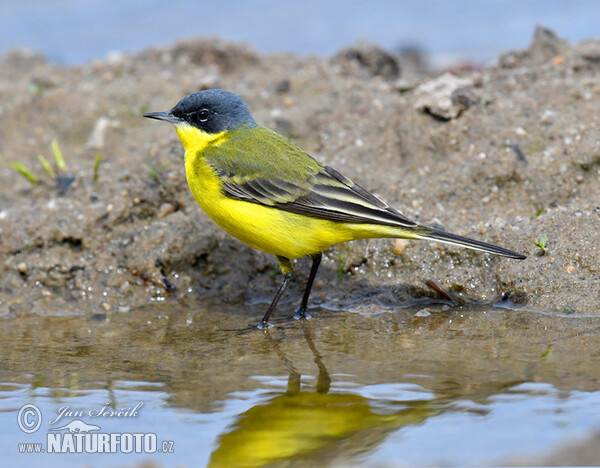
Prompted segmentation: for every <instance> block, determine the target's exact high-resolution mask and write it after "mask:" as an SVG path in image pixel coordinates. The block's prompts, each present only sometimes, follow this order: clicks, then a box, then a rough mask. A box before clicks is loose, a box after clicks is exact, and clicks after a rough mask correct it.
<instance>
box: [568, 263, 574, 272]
mask: <svg viewBox="0 0 600 468" xmlns="http://www.w3.org/2000/svg"><path fill="white" fill-rule="evenodd" d="M574 271H575V267H574V266H573V265H569V266H568V267H567V273H573V272H574Z"/></svg>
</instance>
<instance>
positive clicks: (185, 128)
mask: <svg viewBox="0 0 600 468" xmlns="http://www.w3.org/2000/svg"><path fill="white" fill-rule="evenodd" d="M143 117H147V118H150V119H156V120H161V121H165V122H170V123H171V124H173V126H174V127H175V131H176V132H177V135H178V136H179V139H180V140H181V143H182V145H183V148H184V151H185V174H186V179H187V182H188V185H189V188H190V190H191V192H192V194H193V196H194V198H195V199H196V201H197V202H198V204H199V205H200V207H201V208H202V209H203V210H204V211H205V212H206V214H207V215H208V216H209V217H210V218H212V220H213V221H214V222H215V223H216V224H217V225H219V226H220V227H221V228H222V229H224V230H225V231H226V232H228V233H229V234H231V235H232V236H233V237H235V238H237V239H239V240H240V241H242V242H244V243H246V244H247V245H249V246H250V247H253V248H255V249H258V250H261V251H263V252H267V253H269V254H272V255H275V256H276V258H277V262H278V263H279V266H280V268H281V272H282V273H283V281H282V282H281V284H280V286H279V289H278V290H277V292H276V294H275V296H274V297H273V300H272V301H271V303H270V305H269V307H268V309H267V311H266V312H265V314H264V316H263V318H262V320H261V321H260V323H259V324H258V328H261V329H262V328H267V327H270V326H272V325H270V324H269V319H270V317H271V314H272V312H273V310H274V309H275V307H276V305H277V302H278V301H279V299H280V298H281V296H282V294H283V292H284V291H285V289H286V288H287V286H288V285H289V283H290V281H291V280H292V277H293V276H294V267H293V263H292V260H294V259H298V258H301V257H310V258H311V259H312V266H311V269H310V274H309V276H308V281H307V283H306V288H305V289H304V294H303V296H302V300H301V302H300V306H299V307H298V309H297V310H296V313H295V315H294V317H295V318H310V315H309V314H308V312H307V306H308V300H309V296H310V292H311V289H312V286H313V283H314V280H315V276H316V274H317V270H318V269H319V265H320V263H321V258H322V253H323V251H324V250H325V249H327V248H328V247H330V246H332V245H336V244H341V243H344V242H348V241H352V240H357V239H366V238H405V239H426V240H430V241H437V242H443V243H447V244H453V245H458V246H462V247H466V248H470V249H474V250H480V251H483V252H487V253H491V254H495V255H500V256H503V257H508V258H513V259H519V260H522V259H524V258H526V257H525V255H522V254H520V253H517V252H513V251H512V250H508V249H505V248H503V247H498V246H495V245H492V244H488V243H486V242H482V241H479V240H474V239H469V238H466V237H462V236H459V235H456V234H451V233H448V232H444V231H442V230H439V229H435V228H432V227H427V226H423V225H419V224H417V223H416V222H414V221H412V220H410V219H409V218H407V217H406V216H404V215H403V214H402V213H400V212H399V211H398V210H396V209H395V208H393V207H391V206H390V205H389V204H388V203H386V202H385V201H383V200H382V199H380V198H379V197H377V196H375V195H373V194H372V193H370V192H368V191H367V190H366V189H364V188H363V187H361V186H360V185H358V184H357V183H355V182H353V181H352V180H350V179H349V178H347V177H345V176H344V175H342V174H341V173H339V172H338V171H336V170H335V169H333V168H331V167H329V166H327V165H325V164H323V163H321V162H319V161H318V160H316V159H315V158H313V157H312V156H311V155H309V154H308V153H307V152H306V151H304V150H303V149H302V148H300V147H299V146H297V145H296V144H295V143H294V142H292V141H291V140H289V139H288V138H286V137H284V136H282V135H280V134H279V133H277V132H275V131H273V130H271V129H269V128H266V127H264V126H261V125H259V124H258V123H257V122H256V121H255V120H254V118H253V117H252V114H251V113H250V111H249V109H248V106H247V105H246V103H245V102H244V100H243V99H242V98H241V97H240V96H239V95H237V94H235V93H232V92H230V91H226V90H223V89H207V90H203V91H199V92H196V93H193V94H190V95H188V96H186V97H184V98H183V99H181V100H180V101H179V102H178V103H177V105H175V107H173V108H172V109H171V110H169V111H164V112H148V113H145V114H143Z"/></svg>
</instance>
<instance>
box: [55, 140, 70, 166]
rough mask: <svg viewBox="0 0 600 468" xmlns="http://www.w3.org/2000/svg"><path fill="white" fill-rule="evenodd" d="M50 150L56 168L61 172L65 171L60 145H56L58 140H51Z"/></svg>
mask: <svg viewBox="0 0 600 468" xmlns="http://www.w3.org/2000/svg"><path fill="white" fill-rule="evenodd" d="M52 151H53V152H54V159H55V160H56V166H57V167H58V169H59V170H60V171H62V172H67V165H66V164H65V159H64V158H63V155H62V152H61V151H60V147H59V146H58V142H57V141H56V140H52Z"/></svg>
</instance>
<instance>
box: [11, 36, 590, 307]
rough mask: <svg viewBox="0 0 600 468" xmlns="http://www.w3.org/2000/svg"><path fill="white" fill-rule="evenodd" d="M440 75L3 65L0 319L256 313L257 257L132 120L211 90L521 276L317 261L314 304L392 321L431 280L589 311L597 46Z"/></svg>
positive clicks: (293, 68)
mask: <svg viewBox="0 0 600 468" xmlns="http://www.w3.org/2000/svg"><path fill="white" fill-rule="evenodd" d="M453 71H454V72H455V75H450V74H439V73H438V74H433V73H431V72H428V71H427V70H425V69H424V68H423V67H422V65H420V64H416V62H407V61H406V60H404V59H403V58H401V57H397V56H395V55H393V54H390V53H387V52H385V51H381V50H379V49H377V48H359V49H357V48H350V49H347V50H344V51H341V52H340V53H339V54H337V55H336V56H335V57H324V58H323V57H298V56H295V55H269V56H263V55H259V54H257V53H256V52H255V51H253V50H252V49H251V48H249V47H247V46H245V45H240V44H228V43H223V42H220V41H218V40H195V41H191V42H185V43H180V44H177V45H175V46H173V47H169V48H163V49H150V50H147V51H144V52H142V53H139V54H135V55H118V54H115V55H114V56H112V57H110V58H109V59H107V60H104V61H97V62H92V63H89V64H86V65H84V66H81V67H69V68H64V67H60V66H57V65H55V64H52V63H49V62H47V61H46V60H45V59H44V58H43V57H40V56H38V55H36V54H35V53H30V52H24V51H20V52H19V51H15V52H11V53H9V54H6V55H4V56H3V57H1V58H0V116H1V117H2V123H3V124H2V126H0V160H1V164H0V275H1V278H2V281H1V283H0V314H2V315H4V316H13V315H18V314H20V313H23V312H29V311H34V312H36V313H39V314H52V315H55V314H63V313H64V314H74V313H83V314H92V313H105V312H127V311H128V310H130V309H131V308H133V307H136V306H139V305H143V304H147V303H149V302H152V301H176V300H179V299H180V298H181V297H182V296H189V297H192V298H202V297H221V298H223V299H224V300H226V301H234V300H240V299H241V300H244V301H251V302H256V301H260V300H265V301H266V300H268V299H269V298H270V296H271V295H272V294H273V292H274V289H275V288H276V286H277V284H278V282H279V280H280V277H279V276H278V271H277V264H276V262H275V259H274V258H271V257H270V256H268V255H266V254H262V253H258V252H256V251H253V250H252V249H250V248H249V247H246V246H245V245H243V244H241V243H239V242H238V241H236V240H235V239H232V238H231V237H229V236H228V235H226V234H225V233H223V232H221V231H220V229H219V228H217V227H216V226H215V225H214V224H213V223H212V222H211V221H210V220H209V219H208V218H207V216H206V215H204V214H203V213H202V212H201V210H200V209H199V207H198V206H197V205H196V203H195V201H194V200H193V199H192V197H191V195H190V193H189V190H188V188H187V185H186V181H185V175H184V170H183V164H182V153H183V151H182V148H181V145H180V143H179V141H178V140H177V137H176V135H175V132H174V131H173V129H172V128H169V127H168V126H167V125H164V126H159V125H155V124H153V123H152V122H148V121H146V120H144V119H142V118H141V117H140V115H141V114H142V113H143V112H145V111H155V110H166V109H168V108H170V107H171V106H173V105H174V104H175V103H176V102H177V101H178V100H179V99H180V98H181V97H183V96H184V95H186V94H188V93H191V92H194V91H197V90H200V89H205V88H210V87H222V88H225V89H229V90H231V91H234V92H237V93H239V94H240V95H242V96H243V97H244V99H245V100H246V101H247V103H248V105H249V107H250V109H251V111H252V112H253V114H254V117H255V119H256V120H257V121H258V122H260V123H262V124H264V125H266V126H269V127H271V128H274V129H276V130H277V131H279V132H281V133H283V134H285V135H287V136H289V137H290V138H292V139H294V141H296V142H297V143H299V144H300V145H301V146H303V147H304V148H305V149H306V150H308V151H309V152H310V153H312V154H313V155H315V156H316V157H317V158H319V159H321V160H322V161H324V162H326V163H327V164H329V165H331V166H333V167H335V168H338V169H339V170H341V171H342V172H343V173H344V174H345V175H347V176H348V177H350V178H352V179H354V180H356V181H357V182H359V183H360V184H361V185H363V186H364V187H366V188H368V189H370V190H372V191H374V192H375V193H377V194H378V195H380V196H381V197H383V198H384V199H386V200H387V201H389V202H390V203H391V204H393V205H394V206H395V207H397V208H398V209H399V210H400V211H402V212H403V213H404V214H406V215H407V216H409V217H411V218H413V219H416V220H418V221H420V222H422V223H424V224H430V225H435V226H441V227H443V228H444V229H446V230H448V231H450V232H454V233H457V234H461V235H466V236H469V237H475V238H478V239H482V240H485V241H488V242H492V243H495V244H498V245H502V246H504V247H507V248H510V249H513V250H517V251H520V252H523V253H525V254H527V255H528V258H527V260H525V261H523V262H517V261H511V260H507V259H499V258H493V257H489V256H487V255H483V254H480V253H477V252H471V251H466V250H461V249H457V248H452V247H447V246H439V245H434V244H428V243H424V242H411V243H409V244H408V246H407V247H406V249H403V248H398V246H397V245H395V244H394V241H390V240H371V241H361V242H354V243H352V244H350V245H349V248H346V247H345V246H343V247H341V248H340V249H338V248H336V247H334V248H332V249H331V250H330V251H328V252H326V255H325V259H324V265H323V266H324V267H322V270H321V271H320V273H319V278H318V283H317V288H318V289H317V291H316V294H315V300H316V302H319V301H320V302H321V303H323V304H324V305H325V306H328V307H329V308H338V307H342V308H355V309H360V308H364V310H366V311H375V312H376V311H378V310H380V309H388V308H396V307H403V306H407V305H409V304H413V303H415V302H422V301H425V302H427V301H431V300H436V299H439V298H438V297H437V296H436V293H435V292H433V291H431V290H430V289H429V288H427V287H426V286H424V284H423V282H424V281H425V280H427V279H432V280H434V281H436V282H437V283H439V284H440V285H441V286H442V287H443V288H445V289H447V290H448V291H450V292H452V293H453V294H454V295H455V296H456V297H457V298H458V299H460V300H462V301H466V302H487V303H489V302H495V301H498V300H499V299H500V298H502V297H503V298H504V303H505V304H507V305H513V304H515V305H516V306H518V307H522V308H526V309H528V310H532V311H546V312H550V313H553V314H566V315H584V314H596V313H597V310H598V308H597V302H598V299H599V298H600V281H599V279H600V278H599V266H598V265H599V264H600V262H599V257H600V247H599V246H598V244H599V241H600V238H599V234H598V233H599V232H600V207H599V202H598V200H600V185H599V184H598V178H599V175H600V128H599V120H598V108H599V104H600V41H599V40H590V41H587V42H584V43H580V44H575V45H574V44H568V43H566V42H565V41H562V40H561V39H559V38H557V37H556V36H554V34H553V33H551V32H550V31H547V30H543V29H539V30H538V31H537V32H536V34H535V37H534V39H533V41H532V44H531V46H530V48H529V49H527V50H524V51H516V52H509V53H506V54H504V55H502V56H501V57H499V59H498V62H497V64H495V65H491V66H488V67H486V68H484V69H482V70H479V69H473V67H463V69H457V70H453ZM52 140H57V141H58V143H59V145H60V148H61V150H62V153H63V155H64V158H65V161H66V165H67V167H66V172H65V173H64V174H62V175H61V177H63V178H64V177H65V174H68V175H70V176H73V178H74V181H73V183H72V184H70V185H68V184H67V185H68V187H66V188H65V184H64V183H63V184H62V186H61V187H57V184H56V182H55V181H54V180H52V179H51V178H50V177H49V176H48V175H47V174H46V173H45V171H44V170H43V168H42V166H41V164H40V163H39V161H38V155H40V154H41V155H43V156H45V157H46V158H47V159H49V160H52V151H51V149H50V145H51V141H52ZM98 153H101V159H100V163H99V166H98V168H97V171H95V170H94V162H95V160H96V158H97V157H98V156H97V155H98ZM14 162H19V163H21V164H23V165H24V166H25V167H27V168H28V169H29V170H30V171H31V172H32V173H34V174H35V175H36V176H37V177H38V178H39V179H40V183H38V184H32V183H30V182H28V181H27V180H26V179H25V178H23V177H21V176H20V175H19V174H17V173H16V172H15V171H14V170H13V169H11V168H10V167H9V163H14ZM95 172H96V175H97V180H94V178H95V177H94V173H95ZM58 173H59V174H61V173H60V171H58ZM63 182H64V180H63ZM61 191H62V192H63V193H62V194H61ZM544 234H545V235H546V237H547V242H546V253H545V255H538V254H540V253H541V249H540V248H539V247H538V246H536V245H535V244H534V242H536V241H539V240H540V239H541V238H542V236H543V235H544ZM346 257H347V260H346ZM298 265H299V272H298V279H297V281H296V283H295V286H294V288H292V289H291V291H290V294H291V295H294V294H298V293H299V291H300V288H301V287H302V283H303V281H304V279H305V277H306V275H307V270H308V262H306V261H305V260H300V261H299V262H298ZM340 269H341V270H342V273H343V274H342V275H341V276H339V274H338V272H339V270H340ZM366 297H368V298H369V300H368V301H365V300H364V299H365V298H366ZM280 313H285V312H284V311H283V310H282V311H281V312H280Z"/></svg>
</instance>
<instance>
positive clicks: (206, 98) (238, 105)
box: [144, 89, 256, 134]
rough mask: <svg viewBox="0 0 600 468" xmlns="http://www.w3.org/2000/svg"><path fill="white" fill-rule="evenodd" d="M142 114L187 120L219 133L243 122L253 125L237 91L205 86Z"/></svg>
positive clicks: (196, 125)
mask: <svg viewBox="0 0 600 468" xmlns="http://www.w3.org/2000/svg"><path fill="white" fill-rule="evenodd" d="M144 117H149V118H151V119H157V120H166V121H168V122H171V123H173V124H175V125H177V124H178V123H187V124H189V125H192V126H194V127H196V128H199V129H200V130H203V131H205V132H207V133H213V134H214V133H220V132H223V131H225V130H231V129H234V128H237V127H240V126H242V125H249V126H255V125H256V122H255V121H254V119H253V118H252V115H251V114H250V111H249V110H248V107H247V106H246V103H245V102H244V101H243V99H242V98H241V97H239V96H238V95H237V94H234V93H230V92H229V91H225V90H223V89H207V90H206V91H199V92H197V93H194V94H190V95H189V96H186V97H184V98H183V99H182V100H181V101H179V102H178V103H177V105H176V106H175V107H173V109H171V110H170V111H168V112H150V113H147V114H144Z"/></svg>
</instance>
